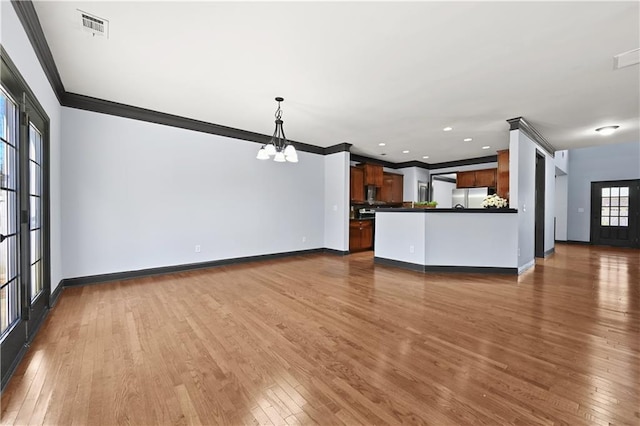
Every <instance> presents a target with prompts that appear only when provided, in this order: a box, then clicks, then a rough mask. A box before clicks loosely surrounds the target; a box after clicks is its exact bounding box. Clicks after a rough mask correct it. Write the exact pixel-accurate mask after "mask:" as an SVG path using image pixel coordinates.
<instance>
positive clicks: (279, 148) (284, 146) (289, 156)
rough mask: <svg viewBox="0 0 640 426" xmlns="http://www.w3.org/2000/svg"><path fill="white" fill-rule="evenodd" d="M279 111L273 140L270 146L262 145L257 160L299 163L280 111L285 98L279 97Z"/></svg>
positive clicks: (277, 111)
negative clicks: (286, 134)
mask: <svg viewBox="0 0 640 426" xmlns="http://www.w3.org/2000/svg"><path fill="white" fill-rule="evenodd" d="M276 101H277V102H278V109H277V110H276V130H275V131H274V132H273V136H271V140H270V141H269V143H268V144H266V145H262V148H260V150H259V151H258V155H257V156H256V158H257V159H258V160H268V159H269V158H271V157H273V161H277V162H279V163H284V162H285V161H289V162H291V163H297V162H298V153H297V152H296V148H295V147H294V146H293V145H292V144H291V143H289V141H288V140H287V138H286V136H285V135H284V129H283V128H282V110H281V109H280V102H282V101H284V98H281V97H279V96H278V97H277V98H276Z"/></svg>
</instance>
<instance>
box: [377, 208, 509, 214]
mask: <svg viewBox="0 0 640 426" xmlns="http://www.w3.org/2000/svg"><path fill="white" fill-rule="evenodd" d="M376 212H384V213H518V209H510V208H503V209H438V208H435V209H425V208H419V207H416V208H414V209H411V208H397V209H393V208H378V209H376Z"/></svg>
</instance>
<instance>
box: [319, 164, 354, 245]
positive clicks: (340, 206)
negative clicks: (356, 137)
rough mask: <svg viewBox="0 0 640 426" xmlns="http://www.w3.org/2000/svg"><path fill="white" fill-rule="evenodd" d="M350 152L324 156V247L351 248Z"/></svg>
mask: <svg viewBox="0 0 640 426" xmlns="http://www.w3.org/2000/svg"><path fill="white" fill-rule="evenodd" d="M349 158H350V154H349V153H348V152H338V153H335V154H330V155H326V156H325V157H324V247H326V248H330V249H333V250H339V251H348V250H349V201H350V200H349V190H350V186H349V179H350V177H351V175H350V171H349V167H350V161H349Z"/></svg>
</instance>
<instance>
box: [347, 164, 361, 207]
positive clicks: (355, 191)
mask: <svg viewBox="0 0 640 426" xmlns="http://www.w3.org/2000/svg"><path fill="white" fill-rule="evenodd" d="M350 183H351V185H350V187H351V189H350V194H351V196H350V197H351V201H352V202H357V203H364V169H363V168H362V167H351V173H350Z"/></svg>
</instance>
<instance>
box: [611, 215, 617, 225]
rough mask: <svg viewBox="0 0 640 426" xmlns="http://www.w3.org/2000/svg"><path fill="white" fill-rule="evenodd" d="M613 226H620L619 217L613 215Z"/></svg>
mask: <svg viewBox="0 0 640 426" xmlns="http://www.w3.org/2000/svg"><path fill="white" fill-rule="evenodd" d="M611 226H618V218H617V217H612V218H611Z"/></svg>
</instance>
